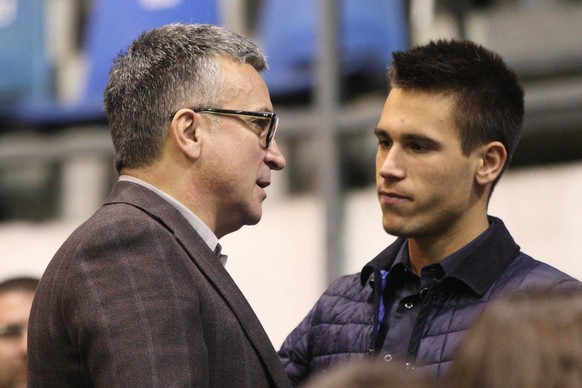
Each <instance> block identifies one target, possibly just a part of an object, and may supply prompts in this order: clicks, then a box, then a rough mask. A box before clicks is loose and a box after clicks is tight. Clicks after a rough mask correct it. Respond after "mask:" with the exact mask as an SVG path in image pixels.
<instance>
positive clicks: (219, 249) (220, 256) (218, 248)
mask: <svg viewBox="0 0 582 388" xmlns="http://www.w3.org/2000/svg"><path fill="white" fill-rule="evenodd" d="M221 252H222V246H221V245H220V244H216V248H214V254H215V255H216V257H218V260H220V262H221V263H222V265H226V260H227V259H228V256H226V255H223V254H222V253H221Z"/></svg>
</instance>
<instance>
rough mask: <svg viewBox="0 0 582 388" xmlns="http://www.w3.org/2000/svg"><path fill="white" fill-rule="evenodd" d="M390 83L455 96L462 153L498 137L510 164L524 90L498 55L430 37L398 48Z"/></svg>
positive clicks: (519, 127) (520, 121)
mask: <svg viewBox="0 0 582 388" xmlns="http://www.w3.org/2000/svg"><path fill="white" fill-rule="evenodd" d="M388 83H389V85H390V87H391V88H401V89H405V90H407V89H408V90H419V91H423V92H429V93H442V94H443V95H446V96H450V97H452V98H453V99H454V101H455V105H454V113H453V114H454V117H453V119H454V121H455V123H456V125H457V127H458V128H459V130H460V136H461V147H462V150H463V152H464V153H465V154H468V153H470V152H471V151H472V150H474V149H475V147H477V146H479V145H482V144H485V143H488V142H491V141H499V142H501V143H502V144H503V145H504V146H505V149H506V150H507V161H506V163H505V166H504V170H505V168H506V167H507V166H508V165H509V162H510V161H511V157H512V156H513V152H514V151H515V148H516V147H517V144H518V142H519V139H520V137H521V130H522V125H523V116H524V91H523V87H522V85H521V83H520V81H519V79H518V77H517V75H516V74H515V72H514V71H513V70H511V69H510V68H509V67H508V66H507V65H506V63H505V62H504V61H503V59H502V58H501V56H500V55H498V54H497V53H495V52H493V51H491V50H489V49H486V48H485V47H483V46H481V45H479V44H476V43H474V42H471V41H467V40H464V41H459V40H442V39H441V40H437V41H431V42H429V43H427V44H425V45H422V46H417V47H414V48H411V49H409V50H406V51H396V52H394V53H393V60H392V63H391V65H390V66H389V68H388ZM500 177H501V174H500V175H499V177H498V178H497V180H496V181H495V182H494V183H493V186H494V185H495V184H496V183H497V181H498V180H499V178H500Z"/></svg>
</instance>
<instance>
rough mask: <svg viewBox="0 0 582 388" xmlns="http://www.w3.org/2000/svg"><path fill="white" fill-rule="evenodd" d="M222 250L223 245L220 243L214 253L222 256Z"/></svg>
mask: <svg viewBox="0 0 582 388" xmlns="http://www.w3.org/2000/svg"><path fill="white" fill-rule="evenodd" d="M220 252H222V246H221V245H220V244H216V248H214V254H215V255H216V256H218V257H220Z"/></svg>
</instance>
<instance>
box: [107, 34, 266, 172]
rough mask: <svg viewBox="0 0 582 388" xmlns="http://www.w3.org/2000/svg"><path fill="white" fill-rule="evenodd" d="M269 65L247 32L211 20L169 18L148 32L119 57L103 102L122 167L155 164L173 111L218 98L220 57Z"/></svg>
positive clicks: (259, 68)
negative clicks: (197, 21) (180, 21)
mask: <svg viewBox="0 0 582 388" xmlns="http://www.w3.org/2000/svg"><path fill="white" fill-rule="evenodd" d="M220 58H229V59H231V60H233V61H235V62H238V63H244V64H249V65H251V66H253V67H254V68H255V69H256V70H257V71H259V72H261V71H263V70H265V69H266V68H267V66H268V64H267V59H266V58H265V56H264V54H263V53H262V52H261V50H260V49H259V47H258V46H257V45H256V44H255V43H253V42H251V41H250V40H248V39H247V38H245V37H243V36H241V35H239V34H236V33H234V32H232V31H229V30H227V29H225V28H222V27H218V26H213V25H209V24H168V25H166V26H162V27H159V28H155V29H152V30H149V31H146V32H144V33H143V34H142V35H140V36H139V37H138V38H137V39H136V40H134V41H133V43H132V44H131V45H130V47H129V49H128V50H127V52H124V53H121V54H120V55H119V56H118V57H117V58H116V59H115V61H114V63H113V66H112V68H111V72H110V74H109V82H108V83H107V86H106V88H105V93H104V103H105V110H106V112H107V119H108V122H109V127H110V129H111V137H112V140H113V146H114V149H115V156H114V163H115V168H116V169H117V172H120V171H121V169H122V168H123V167H130V168H138V167H145V166H148V165H151V164H152V163H153V162H154V161H155V160H156V159H157V158H158V157H159V155H160V153H161V150H162V147H163V145H164V141H165V138H166V132H167V128H168V123H169V120H170V116H171V115H172V113H174V112H175V111H177V110H178V109H180V108H184V107H193V106H202V105H213V104H219V103H220V101H219V99H220V94H221V84H222V72H221V70H220V65H219V59H220Z"/></svg>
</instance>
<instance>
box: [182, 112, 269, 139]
mask: <svg viewBox="0 0 582 388" xmlns="http://www.w3.org/2000/svg"><path fill="white" fill-rule="evenodd" d="M192 110H193V111H194V112H197V113H208V114H213V115H221V116H248V117H254V118H255V119H254V120H251V122H250V124H251V125H254V126H256V127H257V129H258V132H259V137H260V138H261V139H263V137H264V144H262V146H263V147H265V148H269V146H270V145H271V142H272V141H273V139H274V138H275V133H276V132H277V127H278V126H279V117H278V116H277V114H276V113H274V112H250V111H246V110H232V109H219V108H192ZM173 117H174V115H172V118H173ZM247 123H248V122H247Z"/></svg>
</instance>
